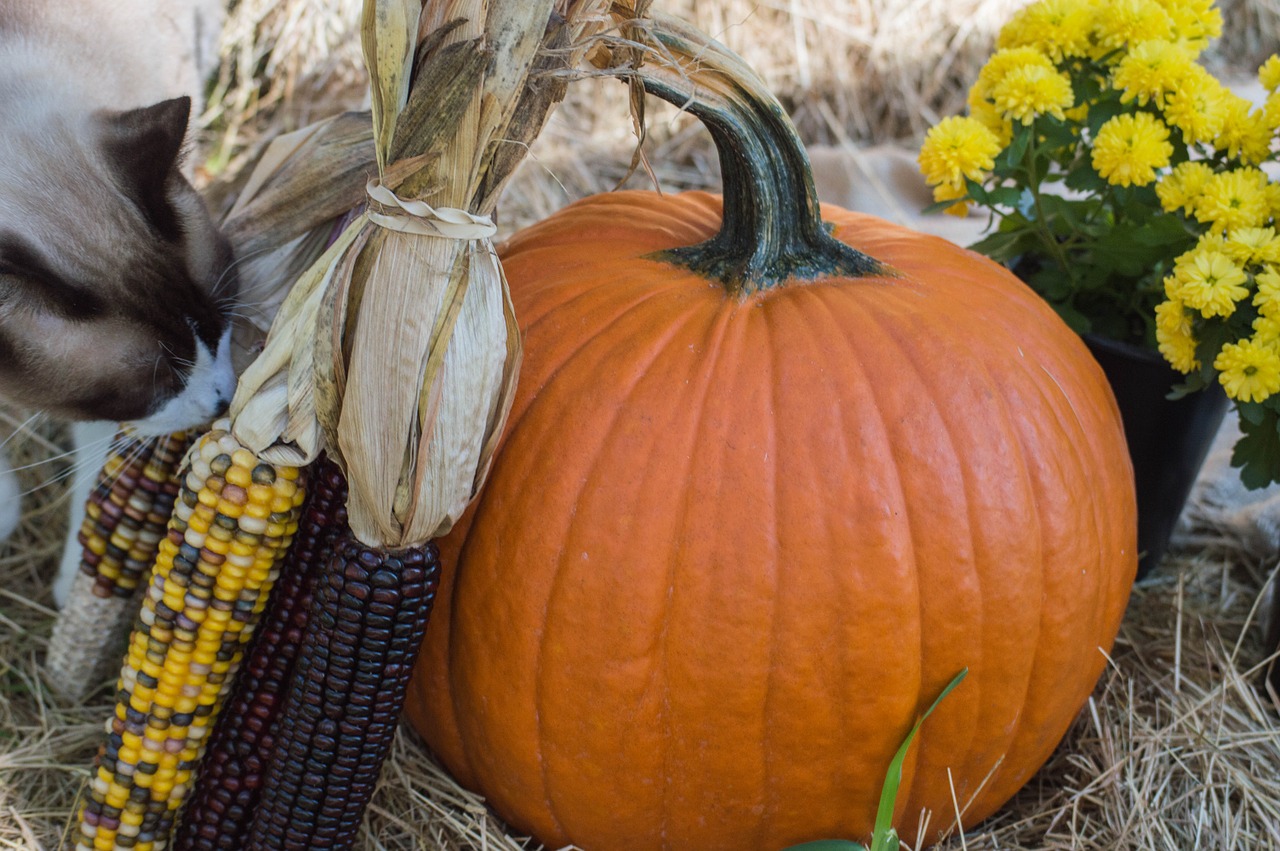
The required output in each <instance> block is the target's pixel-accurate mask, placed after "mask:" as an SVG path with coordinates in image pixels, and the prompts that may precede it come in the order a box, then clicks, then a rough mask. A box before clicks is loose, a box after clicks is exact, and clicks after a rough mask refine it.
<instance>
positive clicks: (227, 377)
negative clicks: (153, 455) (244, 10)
mask: <svg viewBox="0 0 1280 851" xmlns="http://www.w3.org/2000/svg"><path fill="white" fill-rule="evenodd" d="M220 14H221V4H220V3H217V2H211V0H131V2H127V3H121V2H118V0H0V113H2V114H3V115H4V116H5V118H4V121H3V122H0V396H4V397H5V398H7V399H9V400H11V401H13V402H16V403H18V404H21V405H24V406H28V407H32V408H36V409H39V410H41V411H45V412H48V413H49V414H52V415H54V416H57V417H62V418H66V419H69V420H75V421H81V422H97V423H111V424H114V423H117V422H120V421H128V422H129V423H130V425H131V427H132V428H133V430H134V431H135V432H136V433H137V434H139V435H142V436H150V435H161V434H168V433H169V432H172V431H176V430H180V429H184V428H190V427H194V426H197V425H200V424H202V423H205V422H207V421H209V420H210V419H212V418H213V417H215V416H217V415H218V414H219V413H221V412H222V411H223V410H224V409H225V408H226V406H227V404H228V403H229V401H230V398H231V394H232V393H233V392H234V389H235V381H236V376H235V371H234V369H233V367H232V363H231V339H230V336H231V306H232V303H233V300H234V298H235V295H236V290H237V282H236V275H235V266H234V262H233V257H232V252H231V249H230V247H229V244H228V243H227V241H226V239H225V238H224V237H223V236H222V234H221V233H220V232H219V231H218V229H217V227H216V226H215V225H214V222H213V220H212V218H211V216H210V214H209V212H208V211H207V209H206V207H205V205H204V202H203V200H202V199H201V198H200V196H199V195H198V193H197V192H196V190H195V189H194V188H192V186H191V184H190V182H189V181H188V180H187V178H186V176H185V175H184V172H183V152H184V148H185V146H186V144H187V138H188V123H189V119H190V115H191V111H192V103H193V97H198V94H199V91H200V82H201V79H202V77H201V73H202V69H201V67H200V66H201V64H202V58H203V59H205V60H207V59H208V58H209V57H208V51H207V47H208V44H209V35H210V31H211V30H212V29H213V27H211V26H210V24H211V23H213V22H215V21H217V20H218V17H219V15H220ZM202 52H203V53H204V56H203V57H202V56H201V54H202ZM205 64H206V65H207V61H206V63H205ZM112 428H114V425H109V426H108V425H99V426H94V427H88V428H86V427H79V428H77V429H76V431H75V434H76V438H77V440H76V442H77V444H79V445H82V446H83V445H84V444H87V443H89V442H91V441H93V442H98V443H102V445H103V447H105V441H102V440H99V437H100V436H101V435H102V434H103V433H104V430H106V429H112ZM75 466H76V468H77V469H84V470H86V471H87V475H86V476H82V477H80V478H81V479H84V478H87V479H88V481H89V482H90V483H91V482H92V478H93V475H94V474H95V473H96V470H94V468H93V465H92V463H89V462H87V461H86V460H84V459H77V461H76V465H75ZM75 490H76V491H77V493H76V494H74V495H73V496H72V500H73V504H78V502H77V500H78V499H81V500H82V497H83V495H84V494H85V493H87V490H88V485H86V484H85V482H84V481H80V482H78V483H77V487H76V488H75ZM0 493H3V487H0ZM76 525H77V524H76V523H75V522H74V521H73V523H72V529H73V530H74V529H75V528H76ZM0 531H3V530H0ZM71 549H73V550H75V554H76V555H77V556H78V548H75V547H72V548H71ZM70 555H71V554H70V553H69V554H68V557H70ZM65 563H66V562H65V560H64V564H65ZM60 584H62V585H63V586H64V587H63V589H62V593H63V594H65V585H66V584H69V577H64V578H63V581H62V582H61V583H60ZM60 596H61V595H60V594H58V593H55V598H58V597H60Z"/></svg>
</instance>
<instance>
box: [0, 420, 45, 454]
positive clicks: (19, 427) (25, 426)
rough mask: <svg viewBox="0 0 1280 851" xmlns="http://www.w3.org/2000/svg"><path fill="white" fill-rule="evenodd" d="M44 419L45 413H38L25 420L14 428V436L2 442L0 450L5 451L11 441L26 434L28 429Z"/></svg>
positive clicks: (0, 442) (11, 435)
mask: <svg viewBox="0 0 1280 851" xmlns="http://www.w3.org/2000/svg"><path fill="white" fill-rule="evenodd" d="M43 417H44V412H43V411H36V412H35V413H34V414H32V415H31V416H29V417H27V418H26V419H25V420H23V421H22V422H21V423H19V424H18V425H17V426H15V427H14V429H13V433H12V434H10V435H9V436H8V437H6V438H5V439H4V440H3V441H0V449H4V448H5V447H6V446H8V445H9V441H11V440H13V439H14V438H15V437H17V436H18V435H20V434H23V433H24V432H26V431H27V429H28V427H30V426H32V425H34V424H35V423H37V422H39V421H40V420H41V419H42V418H43Z"/></svg>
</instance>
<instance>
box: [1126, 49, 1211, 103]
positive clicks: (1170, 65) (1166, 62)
mask: <svg viewBox="0 0 1280 851" xmlns="http://www.w3.org/2000/svg"><path fill="white" fill-rule="evenodd" d="M1193 65H1194V63H1193V61H1192V58H1191V53H1190V51H1188V50H1187V49H1186V48H1185V47H1182V46H1181V45H1178V44H1174V43H1173V42H1170V41H1144V42H1143V43H1142V44H1139V45H1137V46H1136V47H1134V48H1133V49H1132V50H1130V51H1129V54H1128V55H1127V56H1125V57H1124V58H1123V59H1121V60H1120V63H1119V64H1118V65H1116V68H1115V71H1113V72H1112V75H1111V85H1112V87H1113V88H1116V89H1119V90H1120V91H1122V92H1124V94H1122V95H1121V96H1120V101H1121V102H1122V103H1129V102H1130V101H1132V100H1135V99H1136V100H1137V101H1138V105H1139V106H1146V105H1147V103H1148V102H1149V101H1155V102H1156V104H1160V103H1161V102H1162V101H1163V100H1164V96H1165V95H1166V94H1168V93H1170V92H1173V91H1176V90H1177V89H1178V88H1179V87H1180V86H1181V85H1182V81H1183V80H1184V79H1185V78H1186V77H1188V76H1189V75H1190V74H1191V68H1192V67H1193Z"/></svg>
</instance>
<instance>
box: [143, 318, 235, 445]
mask: <svg viewBox="0 0 1280 851" xmlns="http://www.w3.org/2000/svg"><path fill="white" fill-rule="evenodd" d="M235 392H236V372H235V370H234V369H233V368H232V366H231V329H230V328H227V330H226V331H225V332H224V333H223V335H222V339H221V340H219V341H218V350H217V351H216V352H210V351H209V347H208V346H206V345H205V344H204V343H203V342H202V341H201V340H200V339H199V338H197V339H196V363H195V366H193V367H192V368H191V372H190V374H188V376H187V384H186V387H184V388H183V390H182V392H181V393H179V394H178V395H177V396H175V397H173V398H172V399H170V400H169V401H168V402H167V403H165V405H164V406H163V407H161V408H160V410H158V411H156V412H155V413H154V414H152V415H151V416H149V417H147V418H146V419H145V420H138V421H137V422H134V423H130V425H131V426H132V427H133V430H134V431H136V432H137V433H138V434H140V435H143V436H144V437H159V436H161V435H166V434H172V433H173V432H175V431H181V430H183V429H187V428H191V427H192V426H193V425H201V424H203V423H207V422H209V421H210V420H212V419H213V418H214V417H216V416H217V415H218V414H220V413H222V412H223V411H224V410H226V407H227V405H228V404H229V403H230V402H231V396H232V394H234V393H235Z"/></svg>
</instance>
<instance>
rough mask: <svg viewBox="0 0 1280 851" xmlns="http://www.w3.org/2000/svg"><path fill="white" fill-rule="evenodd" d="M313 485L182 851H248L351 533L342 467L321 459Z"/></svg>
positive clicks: (180, 838) (181, 836)
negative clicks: (330, 583)
mask: <svg viewBox="0 0 1280 851" xmlns="http://www.w3.org/2000/svg"><path fill="white" fill-rule="evenodd" d="M309 483H310V488H311V490H310V493H309V495H308V501H307V505H306V507H305V508H304V510H303V514H302V519H301V520H300V521H299V523H298V533H297V535H296V536H295V538H294V542H293V546H292V548H291V549H290V551H289V555H288V556H287V557H286V558H285V561H284V563H283V565H282V566H281V572H280V578H279V579H278V580H277V582H276V586H275V588H274V589H273V591H272V594H271V602H270V604H269V605H268V607H267V611H266V613H265V614H264V616H263V620H262V622H261V623H260V624H259V626H258V631H257V633H256V634H255V636H254V638H253V643H252V645H251V647H250V649H249V651H248V653H246V655H245V660H244V663H243V665H242V667H241V670H240V673H239V676H238V681H237V683H236V690H235V692H234V693H233V695H232V698H231V700H230V701H228V703H227V705H226V707H225V708H224V709H223V710H222V712H221V713H220V714H219V716H218V719H217V721H216V722H215V725H214V732H213V735H212V737H211V740H210V743H209V748H208V750H207V751H206V753H205V757H204V760H203V761H202V762H201V764H200V766H199V772H198V774H197V777H196V781H195V787H194V788H193V790H192V793H191V796H190V797H189V798H188V802H187V805H186V808H185V810H184V811H183V814H182V817H181V819H180V822H179V825H178V829H177V831H176V834H175V836H174V845H173V847H174V848H175V849H177V851H218V849H225V851H233V849H234V851H239V849H244V848H247V847H248V846H247V845H246V837H247V836H248V833H249V828H250V826H251V824H252V823H253V818H254V813H255V812H256V810H257V805H258V801H259V798H260V796H261V794H262V781H263V777H264V774H265V768H266V762H267V760H268V758H269V757H270V755H271V752H272V750H273V747H274V745H275V740H276V737H277V735H278V729H277V728H278V727H279V725H280V723H281V716H282V711H283V709H282V708H283V706H284V704H285V702H286V697H287V693H288V691H289V678H290V675H291V674H292V673H293V670H294V667H295V666H296V662H297V659H298V654H299V646H300V644H301V641H302V637H303V633H304V631H305V628H306V623H307V614H308V611H309V609H310V606H311V597H312V592H313V591H314V588H315V583H316V581H317V579H318V577H319V574H320V568H321V565H322V564H323V563H324V561H325V559H327V558H328V557H329V555H330V553H331V552H332V550H333V545H334V541H335V540H336V539H337V538H338V537H339V535H342V534H345V533H346V530H347V509H346V499H347V485H346V480H345V479H344V478H343V476H342V472H341V471H340V470H339V469H338V467H337V465H335V464H334V463H333V462H331V461H329V460H327V459H325V458H321V459H320V460H319V461H317V462H316V463H315V464H313V465H312V466H311V468H310V471H309Z"/></svg>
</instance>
